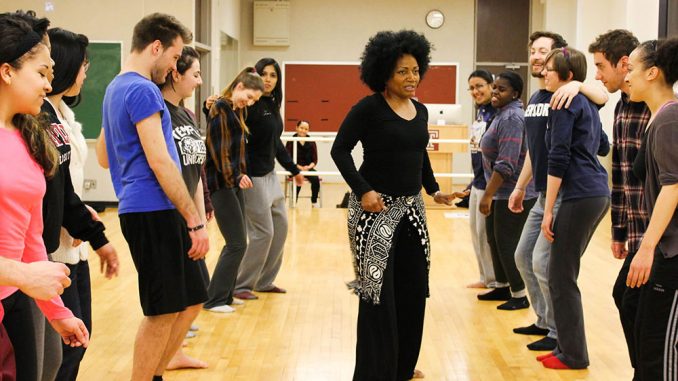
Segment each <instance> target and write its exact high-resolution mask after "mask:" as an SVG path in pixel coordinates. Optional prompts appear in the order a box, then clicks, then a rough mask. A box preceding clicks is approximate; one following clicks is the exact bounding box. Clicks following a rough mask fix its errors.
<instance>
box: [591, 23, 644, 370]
mask: <svg viewBox="0 0 678 381" xmlns="http://www.w3.org/2000/svg"><path fill="white" fill-rule="evenodd" d="M639 43H640V42H639V41H638V39H637V38H636V37H635V36H633V34H632V33H631V32H629V31H627V30H623V29H615V30H611V31H609V32H607V33H605V34H602V35H600V36H598V38H596V40H595V41H594V42H592V43H591V45H589V53H593V62H594V63H595V65H596V79H597V80H599V81H600V82H602V83H603V85H604V86H605V88H607V91H609V92H610V93H615V92H617V91H619V90H621V92H622V94H621V99H619V101H618V102H617V105H616V106H615V108H614V123H613V125H612V142H613V144H612V210H611V216H612V244H611V248H612V255H613V256H614V257H615V258H617V259H623V260H624V264H623V265H622V267H621V269H620V270H619V276H618V277H617V280H616V282H615V283H614V288H613V289H612V297H613V298H614V304H615V305H616V306H617V309H618V310H619V317H620V320H621V323H622V327H623V329H624V336H625V337H626V344H627V346H628V349H629V356H630V357H631V365H633V367H634V369H635V367H636V359H635V356H636V350H635V338H634V337H635V335H634V326H635V322H636V313H637V312H638V301H639V299H640V293H641V291H640V290H641V288H632V287H627V286H626V277H627V276H628V273H629V266H630V265H631V261H633V257H634V256H635V255H636V252H637V251H638V249H639V248H640V241H641V239H642V238H643V234H644V233H645V229H646V228H647V224H648V220H649V216H648V214H647V210H646V209H645V203H644V198H643V181H644V179H641V178H638V177H637V176H636V173H635V171H633V170H632V169H633V167H634V165H633V162H634V160H635V158H636V156H637V155H638V154H639V150H640V147H641V142H642V140H643V136H644V132H645V128H646V127H647V124H648V122H649V121H650V109H649V108H648V107H647V105H646V104H645V102H632V101H631V100H630V99H629V84H628V83H627V82H626V81H625V80H624V79H625V77H626V73H628V71H629V70H628V61H629V56H630V55H631V52H632V51H633V49H635V48H636V47H637V46H638V44H639ZM640 154H641V155H642V152H640ZM643 169H644V168H643ZM636 378H637V376H636V377H634V379H636Z"/></svg>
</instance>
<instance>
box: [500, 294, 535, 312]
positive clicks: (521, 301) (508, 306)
mask: <svg viewBox="0 0 678 381" xmlns="http://www.w3.org/2000/svg"><path fill="white" fill-rule="evenodd" d="M528 307H530V302H528V301H527V296H523V297H522V298H511V299H509V301H508V302H506V303H504V304H500V305H498V306H497V309H498V310H505V311H515V310H522V309H525V308H528Z"/></svg>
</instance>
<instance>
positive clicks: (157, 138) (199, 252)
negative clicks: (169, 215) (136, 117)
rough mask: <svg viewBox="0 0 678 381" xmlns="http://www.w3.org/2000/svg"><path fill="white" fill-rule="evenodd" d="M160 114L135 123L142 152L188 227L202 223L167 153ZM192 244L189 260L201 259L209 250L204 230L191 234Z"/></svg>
mask: <svg viewBox="0 0 678 381" xmlns="http://www.w3.org/2000/svg"><path fill="white" fill-rule="evenodd" d="M161 123H162V121H161V119H160V114H159V113H155V114H153V115H151V116H149V117H148V118H146V119H143V120H141V121H139V122H138V123H137V125H136V126H137V133H138V134H139V141H140V142H141V146H142V147H143V150H144V155H145V156H146V160H147V161H148V165H149V166H150V167H151V170H152V171H153V174H155V177H156V178H157V179H158V183H159V184H160V187H161V188H162V190H163V191H164V192H165V194H166V195H167V198H169V199H170V201H172V203H173V204H174V206H175V207H176V208H177V210H178V211H179V213H180V214H181V215H182V216H183V217H184V219H185V220H186V224H187V225H188V227H189V228H194V227H197V226H200V225H203V220H202V218H201V216H200V213H199V212H198V209H197V208H196V206H195V203H194V201H193V199H192V198H191V196H190V195H189V193H188V189H186V184H185V183H184V179H183V177H182V176H181V172H180V171H179V168H178V167H177V166H176V164H175V163H174V161H173V160H172V158H171V157H170V155H169V151H168V150H167V144H165V139H164V136H163V134H162V127H161ZM189 234H190V236H191V241H192V246H191V249H190V250H189V252H188V254H189V256H190V257H191V258H192V259H196V260H197V259H200V258H203V257H204V256H205V254H207V251H208V250H209V241H208V237H207V231H206V229H204V227H203V228H202V229H198V230H195V231H191V232H190V233H189Z"/></svg>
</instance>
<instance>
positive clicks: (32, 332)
mask: <svg viewBox="0 0 678 381" xmlns="http://www.w3.org/2000/svg"><path fill="white" fill-rule="evenodd" d="M32 303H33V302H32V301H31V300H30V298H29V297H28V296H26V295H25V294H24V293H22V292H21V291H17V292H15V293H14V294H12V295H10V296H9V297H7V298H5V299H3V300H2V305H3V308H4V309H5V317H4V319H3V321H2V324H3V325H4V326H5V329H6V330H7V336H9V339H10V341H11V342H12V345H13V346H14V354H15V359H16V379H17V381H35V380H37V379H38V376H39V375H40V374H41V373H42V360H41V359H39V358H38V351H37V348H36V345H38V340H40V343H43V342H44V340H45V338H44V332H45V331H44V327H43V328H42V329H39V330H37V332H36V325H39V324H44V322H45V317H44V316H43V315H40V316H39V321H38V320H36V319H35V318H34V313H33V308H35V306H32V305H31V304H32ZM36 333H40V334H41V335H40V337H39V338H38V337H36ZM41 355H42V354H41Z"/></svg>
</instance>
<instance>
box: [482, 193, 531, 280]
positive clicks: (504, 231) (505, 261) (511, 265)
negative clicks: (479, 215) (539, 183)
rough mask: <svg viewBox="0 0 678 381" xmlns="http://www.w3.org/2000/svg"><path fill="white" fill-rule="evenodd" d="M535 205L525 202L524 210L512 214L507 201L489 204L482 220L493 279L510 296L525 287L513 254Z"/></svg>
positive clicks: (529, 201)
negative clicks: (506, 287)
mask: <svg viewBox="0 0 678 381" xmlns="http://www.w3.org/2000/svg"><path fill="white" fill-rule="evenodd" d="M535 202H537V199H536V198H533V199H531V200H525V201H524V202H523V208H524V210H523V211H522V212H521V213H513V212H511V211H510V210H509V208H508V200H493V201H492V213H491V214H490V215H489V216H487V218H486V219H485V227H486V228H487V242H488V243H489V244H490V252H491V253H492V267H493V268H494V277H495V279H496V280H497V282H499V283H506V282H508V283H509V285H511V291H513V292H518V291H522V290H524V289H525V283H524V282H523V278H522V277H521V276H520V271H518V267H517V266H516V257H515V253H516V247H518V242H519V241H520V234H521V233H522V232H523V225H525V221H526V220H527V216H528V215H529V214H530V210H531V209H532V207H533V206H534V203H535Z"/></svg>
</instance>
